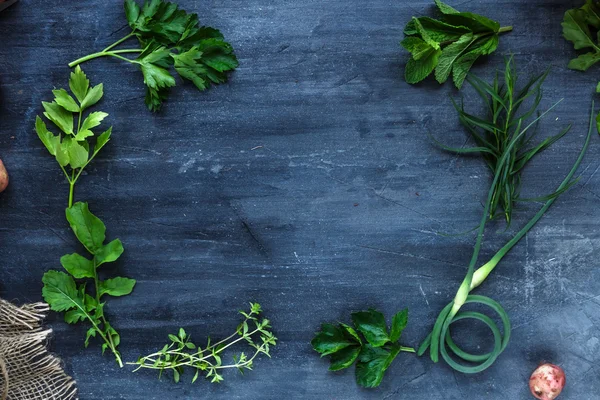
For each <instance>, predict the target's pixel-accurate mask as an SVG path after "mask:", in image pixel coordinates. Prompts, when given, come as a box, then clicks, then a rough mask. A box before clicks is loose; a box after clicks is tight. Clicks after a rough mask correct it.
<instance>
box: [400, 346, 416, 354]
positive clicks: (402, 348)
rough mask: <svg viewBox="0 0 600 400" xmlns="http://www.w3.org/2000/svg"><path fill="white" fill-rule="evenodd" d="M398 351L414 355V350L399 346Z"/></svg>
mask: <svg viewBox="0 0 600 400" xmlns="http://www.w3.org/2000/svg"><path fill="white" fill-rule="evenodd" d="M400 351H406V352H407V353H416V351H415V349H414V348H412V347H405V346H400Z"/></svg>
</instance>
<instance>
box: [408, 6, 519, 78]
mask: <svg viewBox="0 0 600 400" xmlns="http://www.w3.org/2000/svg"><path fill="white" fill-rule="evenodd" d="M435 4H436V5H437V7H438V9H439V11H440V12H441V13H442V19H441V20H437V19H433V18H430V17H418V18H417V17H413V18H412V20H411V21H410V22H409V23H408V24H407V25H406V27H405V28H404V35H405V36H406V38H405V39H404V40H403V41H402V42H401V43H400V44H401V45H402V47H404V48H405V49H406V50H408V51H409V52H410V53H411V58H410V60H408V63H407V64H406V68H405V71H404V77H405V80H406V82H408V83H417V82H420V81H422V80H423V79H425V78H427V77H428V76H429V75H430V74H431V73H432V72H434V70H435V79H436V80H437V81H438V82H439V83H444V82H446V80H447V79H448V78H449V77H450V74H452V77H453V80H454V84H455V85H456V87H457V88H459V89H460V87H461V86H462V84H463V82H464V80H465V78H466V76H467V73H468V72H469V70H470V69H471V67H472V66H473V63H475V61H476V60H477V59H478V58H479V57H480V56H482V55H487V54H491V53H493V52H494V51H495V50H496V48H497V47H498V42H499V34H501V33H504V32H509V31H511V30H512V26H504V27H501V26H500V24H499V23H498V22H496V21H493V20H491V19H489V18H486V17H484V16H482V15H479V14H474V13H470V12H459V11H457V10H455V9H454V8H452V7H450V6H449V5H447V4H444V3H442V2H441V1H440V0H435Z"/></svg>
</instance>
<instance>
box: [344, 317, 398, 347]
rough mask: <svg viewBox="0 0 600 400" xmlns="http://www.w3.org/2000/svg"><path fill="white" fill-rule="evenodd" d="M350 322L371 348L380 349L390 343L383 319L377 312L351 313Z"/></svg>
mask: <svg viewBox="0 0 600 400" xmlns="http://www.w3.org/2000/svg"><path fill="white" fill-rule="evenodd" d="M352 322H353V323H354V326H356V329H358V330H359V331H360V332H361V333H362V334H363V335H364V337H365V339H367V341H368V342H369V343H370V344H371V346H373V347H381V346H383V345H384V344H386V343H387V342H389V341H390V337H389V335H388V331H387V325H386V323H385V317H384V315H383V314H382V313H380V312H379V311H376V310H373V309H369V311H359V312H355V313H352Z"/></svg>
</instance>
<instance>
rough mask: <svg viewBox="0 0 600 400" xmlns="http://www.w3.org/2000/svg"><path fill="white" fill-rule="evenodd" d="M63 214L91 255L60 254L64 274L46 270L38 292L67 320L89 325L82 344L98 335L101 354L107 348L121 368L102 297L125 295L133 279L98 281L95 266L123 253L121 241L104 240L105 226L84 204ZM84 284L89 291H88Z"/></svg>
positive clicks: (110, 260) (115, 333)
mask: <svg viewBox="0 0 600 400" xmlns="http://www.w3.org/2000/svg"><path fill="white" fill-rule="evenodd" d="M66 215H67V220H68V221H69V224H70V225H71V229H72V230H73V233H75V236H77V239H79V241H80V242H81V244H83V246H84V247H85V248H86V250H87V251H88V253H90V255H91V256H92V258H91V259H89V258H87V257H84V256H82V255H80V254H78V253H73V254H68V255H65V256H63V257H61V259H60V263H61V264H62V266H63V268H64V269H65V270H66V271H67V272H68V274H66V273H64V272H61V271H55V270H50V271H48V272H46V273H45V274H44V276H43V278H42V282H43V283H44V287H43V289H42V295H43V296H44V300H45V301H46V302H47V303H48V305H49V306H50V308H51V309H52V310H54V311H57V312H65V321H66V322H67V323H69V324H75V323H77V322H79V321H87V322H89V323H90V324H91V325H92V326H91V327H90V328H89V329H88V331H87V334H86V338H85V347H87V346H88V344H89V341H90V339H91V338H92V337H96V336H99V337H100V338H101V339H102V340H103V341H104V343H103V344H102V353H104V352H105V351H106V350H107V349H109V350H110V351H111V352H112V353H113V354H114V356H115V358H116V360H117V363H118V364H119V366H120V367H122V366H123V362H122V360H121V354H120V353H119V351H118V350H117V346H119V343H120V342H121V337H120V335H119V334H118V333H117V331H116V330H115V329H114V328H113V327H112V325H111V324H110V323H109V322H108V320H107V318H106V314H105V313H104V307H105V304H106V299H105V296H125V295H128V294H129V293H131V291H132V290H133V287H134V286H135V280H133V279H129V278H123V277H116V278H111V279H106V280H101V279H100V278H99V276H98V268H99V267H100V266H102V265H104V264H106V263H111V262H114V261H116V260H117V259H118V258H119V257H120V256H121V254H122V253H123V244H122V243H121V241H120V240H119V239H115V240H113V241H112V242H110V243H106V244H105V243H104V240H105V238H106V236H105V232H106V227H105V226H104V224H103V223H102V221H101V220H100V219H99V218H98V217H96V216H95V215H94V214H92V213H91V212H90V210H89V208H88V205H87V203H81V202H78V203H75V204H74V205H73V206H72V207H70V208H67V210H66ZM75 279H76V280H77V281H75ZM88 283H91V285H90V286H92V287H93V288H94V290H93V291H90V290H89V289H90V288H89V286H88Z"/></svg>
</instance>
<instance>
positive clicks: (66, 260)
mask: <svg viewBox="0 0 600 400" xmlns="http://www.w3.org/2000/svg"><path fill="white" fill-rule="evenodd" d="M60 263H61V265H62V266H63V267H64V269H66V270H67V271H68V272H69V273H70V274H71V275H73V277H75V278H77V279H82V278H93V277H94V276H96V272H95V270H94V262H93V261H92V260H88V259H87V258H85V257H83V256H81V255H79V254H77V253H73V254H68V255H65V256H62V257H61V258H60Z"/></svg>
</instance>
